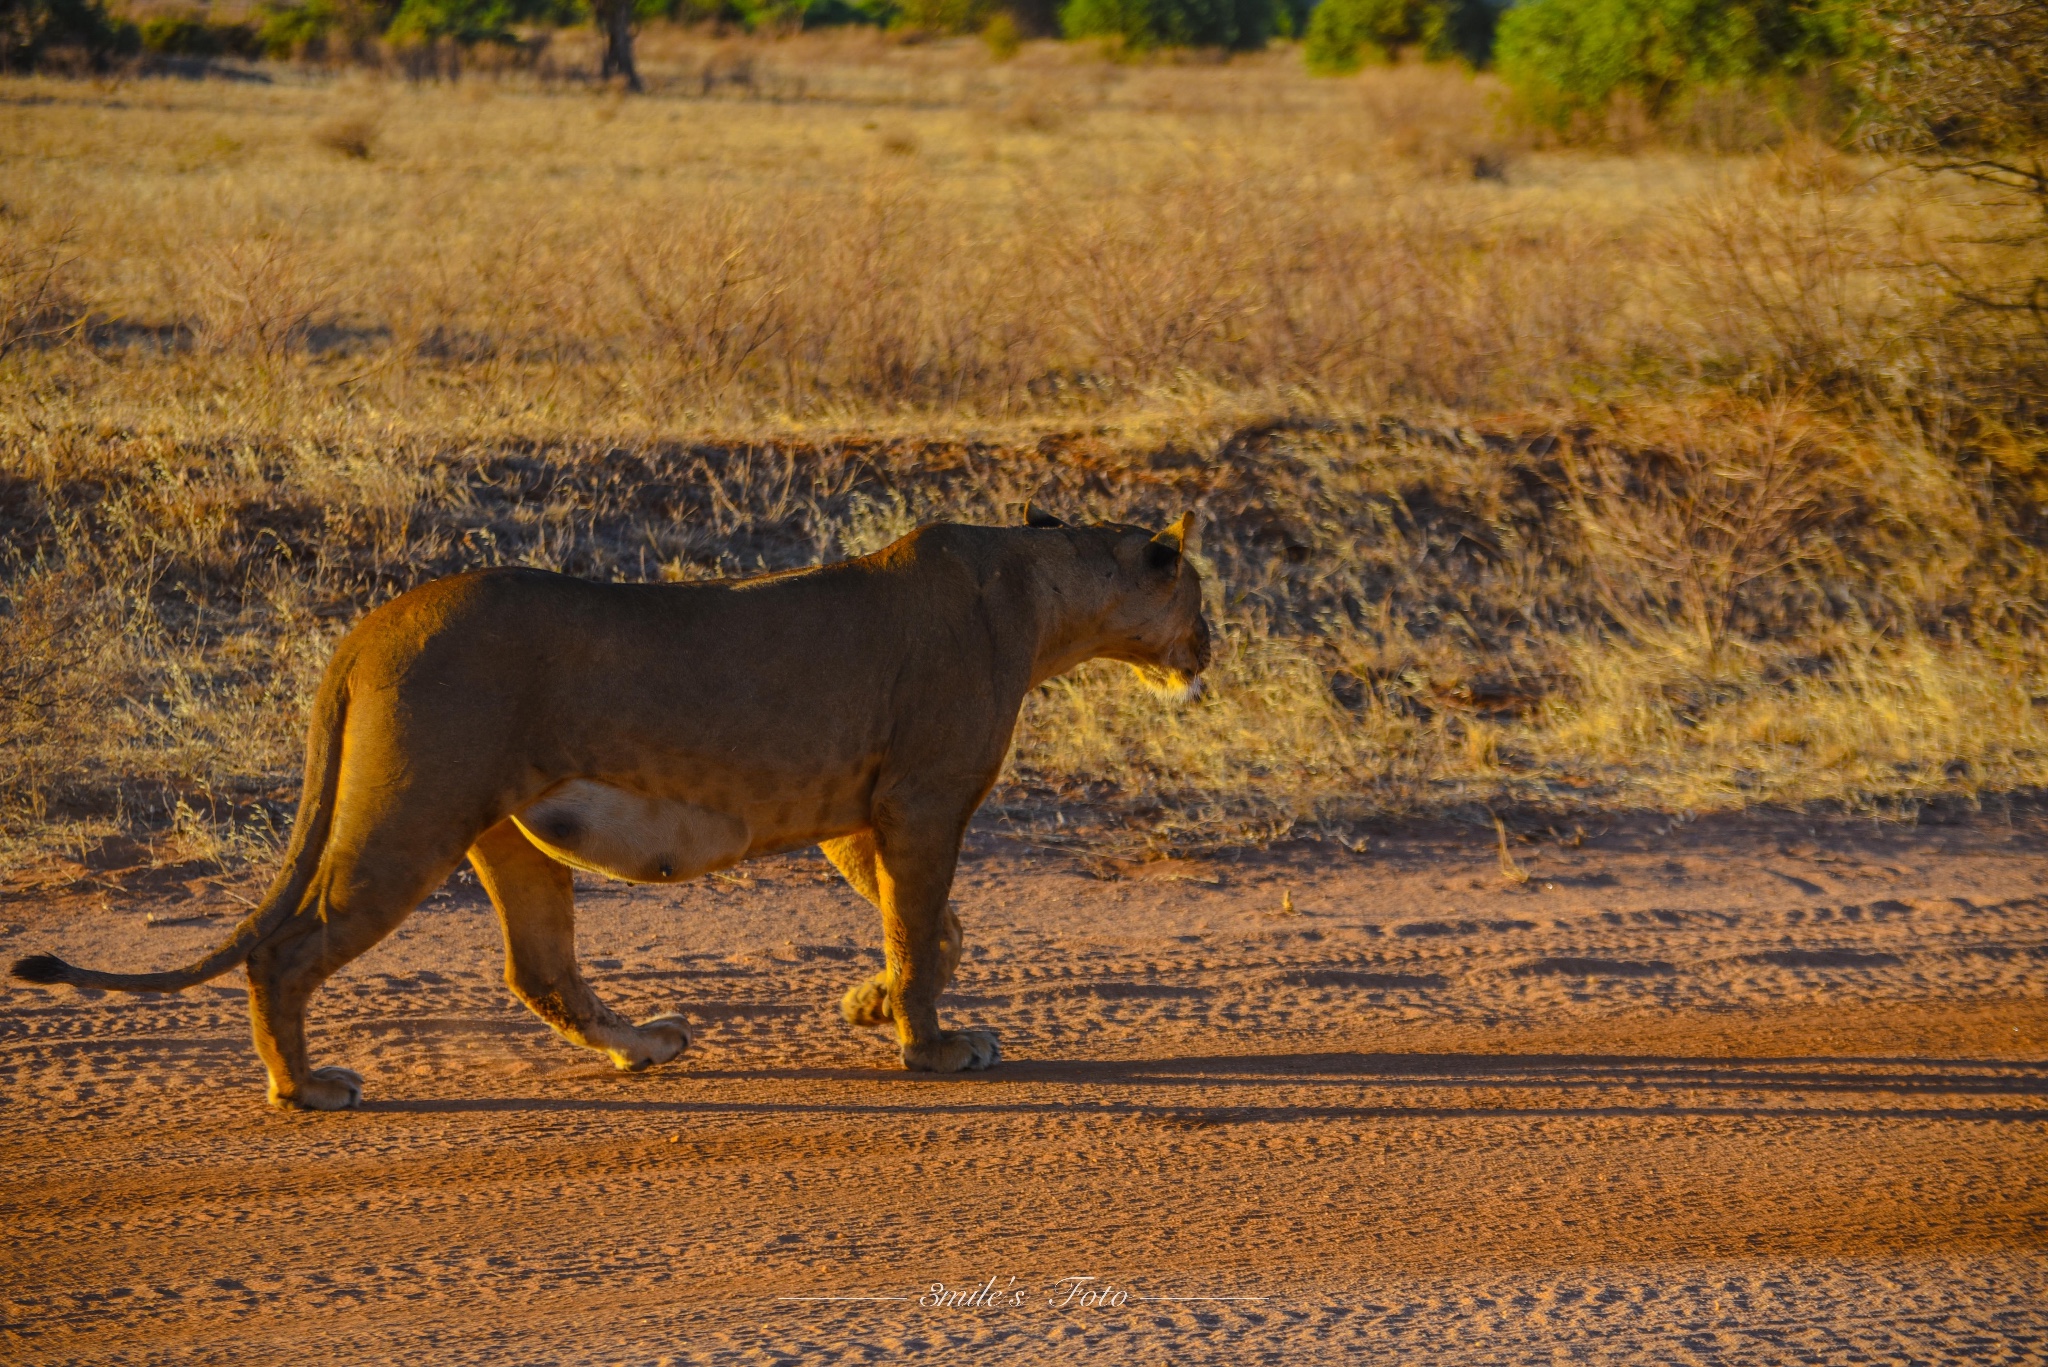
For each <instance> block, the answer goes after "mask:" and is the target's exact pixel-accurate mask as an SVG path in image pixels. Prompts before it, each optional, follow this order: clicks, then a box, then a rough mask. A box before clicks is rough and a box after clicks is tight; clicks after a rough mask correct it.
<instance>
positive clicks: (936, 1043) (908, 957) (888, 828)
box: [875, 822, 1002, 1073]
mask: <svg viewBox="0 0 2048 1367" xmlns="http://www.w3.org/2000/svg"><path fill="white" fill-rule="evenodd" d="M962 824H964V823H948V824H947V826H946V827H944V828H943V829H945V832H946V833H945V835H944V836H943V837H935V836H934V835H933V834H932V833H931V832H932V829H933V827H932V826H925V827H924V828H922V829H919V828H917V827H909V828H908V829H906V827H907V826H908V823H904V822H885V823H878V829H877V831H876V840H875V848H876V856H877V857H876V860H875V875H876V876H875V884H876V891H877V893H878V894H879V900H880V903H881V908H882V951H883V955H884V957H885V958H886V959H887V961H888V970H887V972H888V977H889V991H888V1003H889V1016H890V1018H891V1019H893V1020H894V1021H895V1022H896V1040H897V1043H898V1044H899V1045H901V1046H902V1050H903V1066H904V1067H906V1068H911V1069H915V1070H917V1071H920V1072H928V1073H957V1072H961V1071H963V1070H966V1069H970V1068H987V1067H990V1066H992V1065H993V1064H995V1063H996V1062H997V1061H998V1060H1000V1059H1001V1058H1002V1050H1001V1048H1000V1047H999V1046H998V1045H997V1043H996V1037H995V1032H994V1031H991V1030H975V1029H969V1030H941V1029H940V1028H939V994H940V993H941V992H943V991H944V990H945V988H946V983H947V981H948V980H949V979H950V978H951V977H952V969H953V966H954V965H956V964H957V963H958V962H959V942H958V939H957V934H958V925H959V923H958V922H957V921H954V922H953V926H954V933H955V939H954V947H953V951H952V955H951V958H950V960H949V958H948V955H947V948H946V941H947V922H948V919H949V914H948V908H947V906H946V898H947V896H948V894H949V893H950V892H951V891H952V887H953V866H954V864H955V862H957V860H958V859H959V857H960V837H961V834H962V829H961V826H962Z"/></svg>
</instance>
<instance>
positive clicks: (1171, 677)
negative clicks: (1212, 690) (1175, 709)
mask: <svg viewBox="0 0 2048 1367" xmlns="http://www.w3.org/2000/svg"><path fill="white" fill-rule="evenodd" d="M1145 683H1146V684H1147V685H1148V686H1149V687H1150V688H1151V689H1152V691H1153V692H1155V693H1157V694H1159V695H1160V696H1161V697H1163V698H1165V699H1166V700H1167V701H1169V702H1171V703H1173V704H1175V705H1176V706H1181V707H1185V706H1186V705H1187V704H1189V703H1191V702H1194V701H1195V700H1196V699H1198V698H1200V697H1201V696H1202V694H1203V693H1204V692H1206V691H1207V689H1206V687H1205V686H1204V685H1203V683H1202V676H1201V675H1199V674H1182V673H1180V672H1178V671H1166V670H1162V671H1160V672H1159V673H1157V674H1148V675H1147V676H1146V678H1145Z"/></svg>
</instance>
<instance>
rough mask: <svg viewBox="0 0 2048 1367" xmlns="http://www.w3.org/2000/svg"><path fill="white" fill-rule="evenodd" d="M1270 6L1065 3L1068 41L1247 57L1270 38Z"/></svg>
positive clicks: (1259, 0) (1155, 0) (1238, 0)
mask: <svg viewBox="0 0 2048 1367" xmlns="http://www.w3.org/2000/svg"><path fill="white" fill-rule="evenodd" d="M1277 8H1278V6H1277V4H1276V3H1275V0H1067V5H1066V7H1065V8H1064V9H1062V10H1061V11H1060V28H1061V29H1062V30H1063V31H1064V32H1065V33H1066V35H1067V36H1068V37H1069V38H1116V39H1121V40H1122V42H1123V45H1124V46H1125V48H1127V49H1129V50H1132V51H1144V50H1146V49H1148V48H1156V47H1220V48H1227V49H1229V50H1231V51H1233V52H1250V51H1255V50H1256V49H1258V48H1262V47H1264V46H1265V45H1266V39H1267V38H1269V37H1271V36H1272V33H1273V29H1274V13H1275V10H1276V9H1277Z"/></svg>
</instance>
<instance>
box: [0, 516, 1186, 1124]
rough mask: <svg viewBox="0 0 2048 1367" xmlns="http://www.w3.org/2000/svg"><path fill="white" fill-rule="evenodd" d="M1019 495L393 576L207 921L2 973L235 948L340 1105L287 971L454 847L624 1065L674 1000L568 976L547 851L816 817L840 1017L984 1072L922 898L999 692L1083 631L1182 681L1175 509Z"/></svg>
mask: <svg viewBox="0 0 2048 1367" xmlns="http://www.w3.org/2000/svg"><path fill="white" fill-rule="evenodd" d="M1025 522H1026V525H1025V526H1023V527H1001V528H999V527H964V526H955V525H938V526H931V527H925V528H923V529H922V530H919V531H916V532H913V533H911V534H910V535H909V536H906V537H904V538H903V539H902V540H900V541H898V542H896V543H895V544H894V545H891V546H888V547H886V548H885V549H883V550H880V551H877V552H875V553H874V554H873V555H867V556H862V557H861V558H859V559H857V560H848V561H845V562H842V563H840V564H836V565H824V566H820V567H818V568H815V569H808V570H797V571H792V572H788V573H782V574H769V575H763V576H761V577H759V578H753V579H739V580H721V581H718V582H712V583H702V584H675V585H656V584H595V583H588V582H585V581H583V580H579V579H571V578H568V577H566V576H564V575H559V574H547V573H543V572H540V571H537V570H519V569H495V570H481V571H477V572H475V573H471V574H461V575H456V576H454V577H453V578H449V579H442V580H439V581H437V582H435V583H431V584H427V585H425V586H423V587H421V588H418V589H414V590H413V591H412V592H410V593H407V594H404V595H403V596H401V597H399V598H396V599H394V600H392V601H391V602H389V603H386V604H385V605H384V606H382V607H380V608H378V609H377V610H376V611H374V612H372V613H370V614H369V615H368V616H366V617H364V618H363V620H362V621H361V622H360V623H359V624H358V625H357V626H356V627H355V629H354V630H353V631H351V632H350V633H349V634H348V635H347V636H346V637H345V638H343V640H342V642H341V644H340V645H339V646H338V647H337V648H336V649H335V652H334V658H333V660H332V661H330V662H329V664H328V666H327V673H326V676H325V677H324V678H323V679H322V681H321V684H320V691H319V694H318V696H317V698H316V700H315V702H314V705H313V719H312V724H311V727H310V734H309V735H308V737H307V743H306V775H305V786H304V790H303V792H302V793H301V795H300V798H299V814H298V819H297V821H296V823H295V824H294V825H293V828H292V838H291V844H290V846H289V848H288V849H287V851H286V854H285V863H284V867H283V868H282V869H281V870H280V871H279V872H278V874H277V876H276V878H275V879H274V880H273V881H272V883H271V885H270V890H269V891H268V893H266V894H265V896H264V898H263V902H262V904H261V905H260V906H259V907H258V908H257V909H256V910H255V911H253V912H251V913H250V915H249V916H248V918H247V919H246V920H244V921H243V922H242V923H241V924H240V925H239V926H237V927H236V928H235V931H234V933H233V934H232V935H231V936H229V937H228V939H227V941H226V942H225V943H223V944H222V945H221V946H220V947H219V948H217V949H215V950H214V951H213V952H212V953H211V954H209V955H207V956H206V957H205V958H203V959H201V960H199V961H198V962H197V963H194V964H192V965H191V966H189V967H187V968H181V969H177V970H175V971H172V972H166V973H101V972H96V971H94V970H92V969H85V968H74V967H72V966H71V965H70V964H67V963H65V962H64V961H63V960H61V959H57V958H55V957H52V956H50V955H34V956H31V957H29V958H26V959H22V960H20V961H19V962H17V963H16V964H15V965H14V968H13V973H14V976H15V977H16V978H19V979H22V980H24V981H27V982H32V983H58V982H64V983H71V984H73V985H75V986H79V987H97V988H112V989H115V990H118V991H126V992H174V991H178V990H180V989H182V988H186V987H190V986H192V985H193V984H195V983H201V982H204V981H206V980H207V979H209V978H214V977H218V976H219V975H220V974H222V973H226V972H228V971H229V970H230V969H232V968H233V967H234V966H235V965H237V964H240V963H244V962H246V963H247V964H248V970H249V1015H250V1019H251V1022H252V1024H253V1025H254V1027H255V1035H256V1052H257V1053H258V1054H260V1055H261V1056H262V1058H263V1064H264V1067H265V1068H267V1069H268V1070H269V1072H270V1100H271V1103H272V1104H273V1105H277V1106H285V1107H304V1108H307V1109H310V1110H339V1109H343V1108H346V1107H351V1106H355V1105H358V1104H359V1103H360V1102H361V1100H362V1079H361V1078H360V1077H358V1076H357V1075H356V1074H355V1073H353V1072H351V1071H350V1070H348V1069H346V1068H313V1067H311V1066H309V1064H308V1062H307V1059H306V1028H305V1027H306V1022H305V1013H306V1002H307V999H308V998H309V997H310V996H311V995H312V993H313V991H314V989H315V988H317V987H318V986H319V985H320V984H321V983H322V982H324V981H325V980H326V979H327V977H328V976H329V975H330V974H332V973H333V972H334V971H335V970H336V969H338V968H340V967H341V966H342V965H343V964H345V963H347V962H348V961H349V960H351V959H353V958H355V957H356V956H357V955H358V954H361V953H362V952H363V951H364V950H366V949H368V948H369V947H370V946H371V945H374V944H376V943H377V941H379V940H381V939H383V938H384V937H385V936H386V935H388V934H390V933H391V931H392V930H393V929H394V928H395V927H396V926H397V925H398V923H399V922H400V921H402V920H404V919H405V917H406V916H407V914H408V913H410V912H411V911H412V909H413V908H414V907H415V906H416V905H418V903H419V902H420V900H421V899H422V898H424V897H425V896H426V895H427V894H428V893H429V892H431V891H432V890H433V889H434V888H435V887H436V886H437V885H438V884H439V883H440V882H441V881H442V880H443V879H444V878H446V877H447V876H448V874H449V873H450V872H451V871H452V870H453V869H454V868H455V867H456V865H457V864H459V863H460V862H461V861H462V858H463V856H464V855H465V854H467V855H468V857H469V860H470V862H471V864H473V865H474V866H475V868H476V872H477V876H478V878H480V879H481V880H482V882H483V885H484V888H485V889H486V890H487V891H488V892H489V893H490V897H491V902H492V904H493V905H494V906H495V907H496V908H497V911H498V919H499V923H500V925H501V926H502V928H503V930H504V934H505V980H506V982H507V983H509V984H510V985H511V988H512V991H513V992H514V994H516V995H517V996H518V998H519V999H520V1000H521V1001H523V1002H525V1003H526V1005H527V1006H528V1007H530V1008H531V1009H532V1010H533V1012H534V1014H536V1015H538V1016H539V1017H540V1018H541V1019H542V1020H544V1021H546V1022H547V1023H548V1025H549V1026H551V1027H552V1028H553V1029H554V1031H555V1033H557V1034H559V1035H560V1036H561V1037H562V1038H564V1039H566V1040H568V1041H569V1042H570V1043H571V1044H579V1045H582V1046H584V1047H585V1048H589V1049H599V1050H603V1051H604V1052H605V1053H607V1054H609V1055H610V1056H611V1059H612V1062H613V1063H615V1064H616V1065H617V1066H618V1067H620V1068H624V1069H629V1070H633V1071H638V1070H640V1069H643V1068H647V1067H651V1066H652V1065H654V1064H657V1063H666V1062H667V1061H668V1060H670V1059H672V1058H674V1057H675V1056H676V1055H677V1054H679V1053H681V1052H682V1051H683V1049H684V1048H685V1047H686V1046H687V1045H688V1044H689V1036H688V1035H687V1033H686V1032H685V1031H684V1029H683V1025H682V1022H681V1020H680V1019H679V1018H678V1017H676V1016H674V1015H662V1016H655V1017H653V1018H652V1019H649V1020H644V1021H641V1022H640V1023H638V1024H637V1025H635V1024H630V1023H628V1022H627V1021H626V1020H624V1019H623V1018H622V1017H620V1016H618V1015H617V1014H615V1013H614V1012H613V1011H611V1009H610V1008H608V1007H606V1006H605V1005H604V1003H602V1002H600V1001H599V1000H598V999H597V997H596V996H595V995H594V994H593V993H592V992H591V990H590V987H589V985H588V984H586V983H585V982H584V980H583V975H582V973H581V971H580V970H579V969H578V967H577V963H576V952H575V937H574V905H573V897H572V894H571V884H570V875H569V870H570V869H571V868H579V869H587V870H591V871H593V872H597V873H604V874H609V875H611V876H612V877H615V878H623V879H628V880H632V881H635V882H650V883H653V882H660V883H673V882H680V881H681V880H683V879H686V878H694V877H696V876H697V875H699V874H702V873H708V872H710V871H711V870H713V869H721V868H725V867H727V866H728V865H731V864H735V863H738V862H739V861H740V860H742V859H746V858H748V857H750V856H753V855H757V854H767V853H770V852H774V851H780V850H788V849H793V848H796V847H798V846H802V845H808V844H812V843H819V844H821V845H822V846H823V848H824V852H825V856H826V857H827V858H828V859H830V860H831V861H832V863H833V864H834V865H836V866H837V867H838V869H839V871H840V872H841V873H842V874H844V875H845V877H846V881H847V882H849V883H851V884H852V885H853V886H854V888H855V889H856V890H858V891H859V893H860V894H861V896H863V897H865V898H867V900H868V901H870V902H872V903H874V905H875V906H876V908H877V909H878V910H880V912H881V913H882V946H883V950H884V954H885V964H886V967H885V968H884V969H883V971H882V972H881V973H879V974H877V975H876V976H875V977H874V978H873V979H872V980H870V981H867V982H863V983H860V984H857V985H856V986H854V987H853V988H852V989H851V990H850V991H848V992H847V994H846V996H845V998H844V1000H843V1001H842V1002H841V1004H840V1006H841V1011H842V1013H843V1014H844V1015H845V1017H846V1019H847V1020H848V1021H850V1022H852V1023H854V1024H856V1025H880V1024H882V1023H883V1022H885V1021H893V1022H894V1023H895V1028H896V1038H897V1040H898V1042H899V1043H900V1045H901V1046H902V1054H903V1063H904V1066H905V1067H908V1068H916V1069H925V1070H929V1071H932V1072H942V1073H943V1072H955V1071H958V1070H961V1069H967V1068H986V1067H988V1066H989V1065H991V1064H993V1063H995V1062H996V1061H997V1058H998V1057H999V1052H998V1049H997V1046H996V1037H995V1035H994V1034H992V1033H991V1032H989V1031H987V1030H974V1029H969V1030H943V1029H940V1028H939V1012H938V1001H939V994H940V993H941V992H942V991H944V990H945V987H946V983H947V981H948V980H949V979H950V978H951V977H952V974H953V971H954V969H955V967H956V966H957V965H958V964H959V960H960V923H959V921H958V919H957V918H956V917H954V915H953V914H952V912H951V911H950V910H949V908H948V907H947V894H948V892H949V891H950V889H951V887H952V883H953V867H954V864H955V862H956V861H957V859H958V857H959V851H960V842H961V838H962V836H963V835H964V834H965V832H966V829H967V821H968V818H969V817H970V816H971V815H972V814H973V812H974V809H975V808H976V807H978V806H980V805H981V800H982V799H983V798H984V797H985V796H987V794H988V790H989V787H990V786H991V785H992V784H993V783H994V782H995V779H996V774H997V771H998V770H999V769H1000V768H1001V766H1002V762H1003V756H1004V755H1005V754H1006V753H1007V752H1008V750H1009V746H1010V737H1011V733H1012V732H1013V731H1014V730H1015V728H1016V724H1017V711H1018V708H1019V707H1020V706H1021V705H1022V703H1023V699H1024V695H1025V693H1026V691H1028V690H1029V689H1031V688H1033V687H1035V686H1036V685H1037V684H1038V683H1039V682H1041V681H1042V680H1044V679H1047V678H1050V677H1052V676H1053V675H1055V674H1058V673H1061V672H1062V671H1064V670H1068V669H1071V668H1073V667H1074V666H1075V665H1078V664H1080V663H1081V662H1082V661H1084V660H1092V659H1096V658H1099V657H1106V658H1109V659H1113V660H1123V661H1127V662H1128V663H1130V664H1132V665H1134V666H1136V667H1137V670H1138V672H1139V673H1140V674H1141V675H1143V676H1144V677H1145V679H1146V680H1147V681H1148V682H1150V683H1151V684H1153V685H1154V686H1156V687H1159V688H1161V689H1164V690H1170V691H1172V692H1173V693H1175V694H1177V695H1180V696H1182V697H1185V698H1192V697H1194V696H1196V695H1198V694H1199V693H1200V691H1201V679H1200V677H1199V676H1200V674H1201V672H1202V670H1203V669H1204V668H1206V667H1207V666H1208V663H1209V627H1208V624H1207V622H1206V621H1204V620H1203V617H1202V585H1201V579H1200V576H1199V575H1198V574H1197V572H1196V571H1195V569H1194V568H1193V567H1192V566H1191V565H1189V564H1188V562H1187V560H1186V559H1185V557H1184V556H1183V554H1182V550H1183V540H1184V538H1185V536H1186V533H1187V529H1188V518H1187V517H1186V516H1183V517H1182V518H1181V519H1180V520H1179V521H1178V522H1176V523H1175V524H1174V525H1173V526H1171V527H1169V528H1167V529H1166V530H1165V531H1163V532H1160V533H1158V534H1156V535H1155V534H1153V533H1152V532H1150V531H1147V530H1145V529H1143V528H1139V527H1129V526H1122V525H1117V524H1104V525H1099V526H1090V527H1069V526H1067V525H1065V524H1064V523H1062V522H1060V521H1059V520H1058V519H1057V518H1053V517H1050V516H1048V515H1045V514H1042V513H1039V512H1037V511H1035V510H1028V511H1027V514H1026V518H1025Z"/></svg>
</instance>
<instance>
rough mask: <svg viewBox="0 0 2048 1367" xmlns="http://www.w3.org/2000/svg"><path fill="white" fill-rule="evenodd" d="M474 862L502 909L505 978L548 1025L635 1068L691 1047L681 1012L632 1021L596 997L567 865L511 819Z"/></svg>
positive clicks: (481, 843)
mask: <svg viewBox="0 0 2048 1367" xmlns="http://www.w3.org/2000/svg"><path fill="white" fill-rule="evenodd" d="M469 862H470V863H471V864H473V865H475V866H476V874H477V877H478V878H479V879H480V880H482V882H483V885H484V890H485V891H486V892H488V893H490V895H491V905H493V906H494V907H496V908H497V909H498V923H499V925H500V926H501V927H502V928H503V929H504V932H505V981H506V983H507V984H509V985H510V986H511V988H512V991H513V994H514V995H516V996H517V997H518V998H519V1000H521V1001H523V1002H525V1003H526V1005H527V1007H528V1008H529V1009H530V1010H531V1011H532V1012H533V1014H534V1015H536V1016H539V1017H540V1018H541V1019H542V1020H544V1021H546V1022H547V1023H548V1028H550V1029H551V1030H553V1031H554V1032H555V1033H556V1034H558V1035H560V1036H561V1037H562V1038H563V1039H565V1040H567V1041H569V1043H571V1044H578V1045H581V1046H583V1047H584V1048H585V1049H597V1050H600V1051H602V1052H603V1053H606V1054H609V1055H611V1060H612V1063H613V1064H614V1065H615V1066H617V1067H619V1068H621V1069H623V1070H625V1071H626V1072H630V1073H637V1072H640V1071H641V1070H642V1069H646V1068H651V1067H653V1066H654V1065H655V1064H657V1063H667V1062H668V1061H669V1060H670V1059H672V1058H674V1057H675V1056H676V1055H678V1054H680V1053H682V1052H683V1050H685V1049H687V1048H689V1046H690V1034H689V1031H687V1030H686V1029H684V1028H683V1020H682V1017H680V1016H677V1015H673V1014H664V1015H659V1016H652V1017H650V1018H648V1019H647V1020H644V1021H641V1022H640V1023H639V1024H638V1025H634V1024H632V1023H630V1022H628V1021H627V1020H626V1019H625V1018H624V1017H623V1016H621V1015H619V1014H618V1013H617V1012H615V1011H613V1010H612V1009H611V1008H610V1007H608V1006H606V1005H605V1004H604V1003H603V1002H601V1001H599V1000H598V999H597V994H596V993H594V992H592V991H591V990H590V985H589V984H588V983H586V982H584V981H583V972H582V970H581V969H580V968H578V967H577V964H576V897H575V888H574V885H573V884H572V883H571V881H570V877H569V870H568V868H567V867H566V866H564V865H562V864H559V863H557V862H556V861H555V860H553V859H550V858H549V857H548V856H547V855H545V854H543V853H541V851H540V850H539V849H538V848H537V847H536V846H535V845H534V843H533V842H532V841H531V840H528V839H527V838H526V833H525V832H523V831H521V830H520V829H519V827H518V826H516V825H514V824H513V822H512V821H511V820H510V819H509V818H508V819H506V820H504V821H500V822H499V823H498V824H497V825H495V826H493V827H491V829H489V830H488V831H485V832H484V833H483V834H482V835H481V836H478V837H477V841H476V844H474V845H473V846H471V847H470V851H469Z"/></svg>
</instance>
